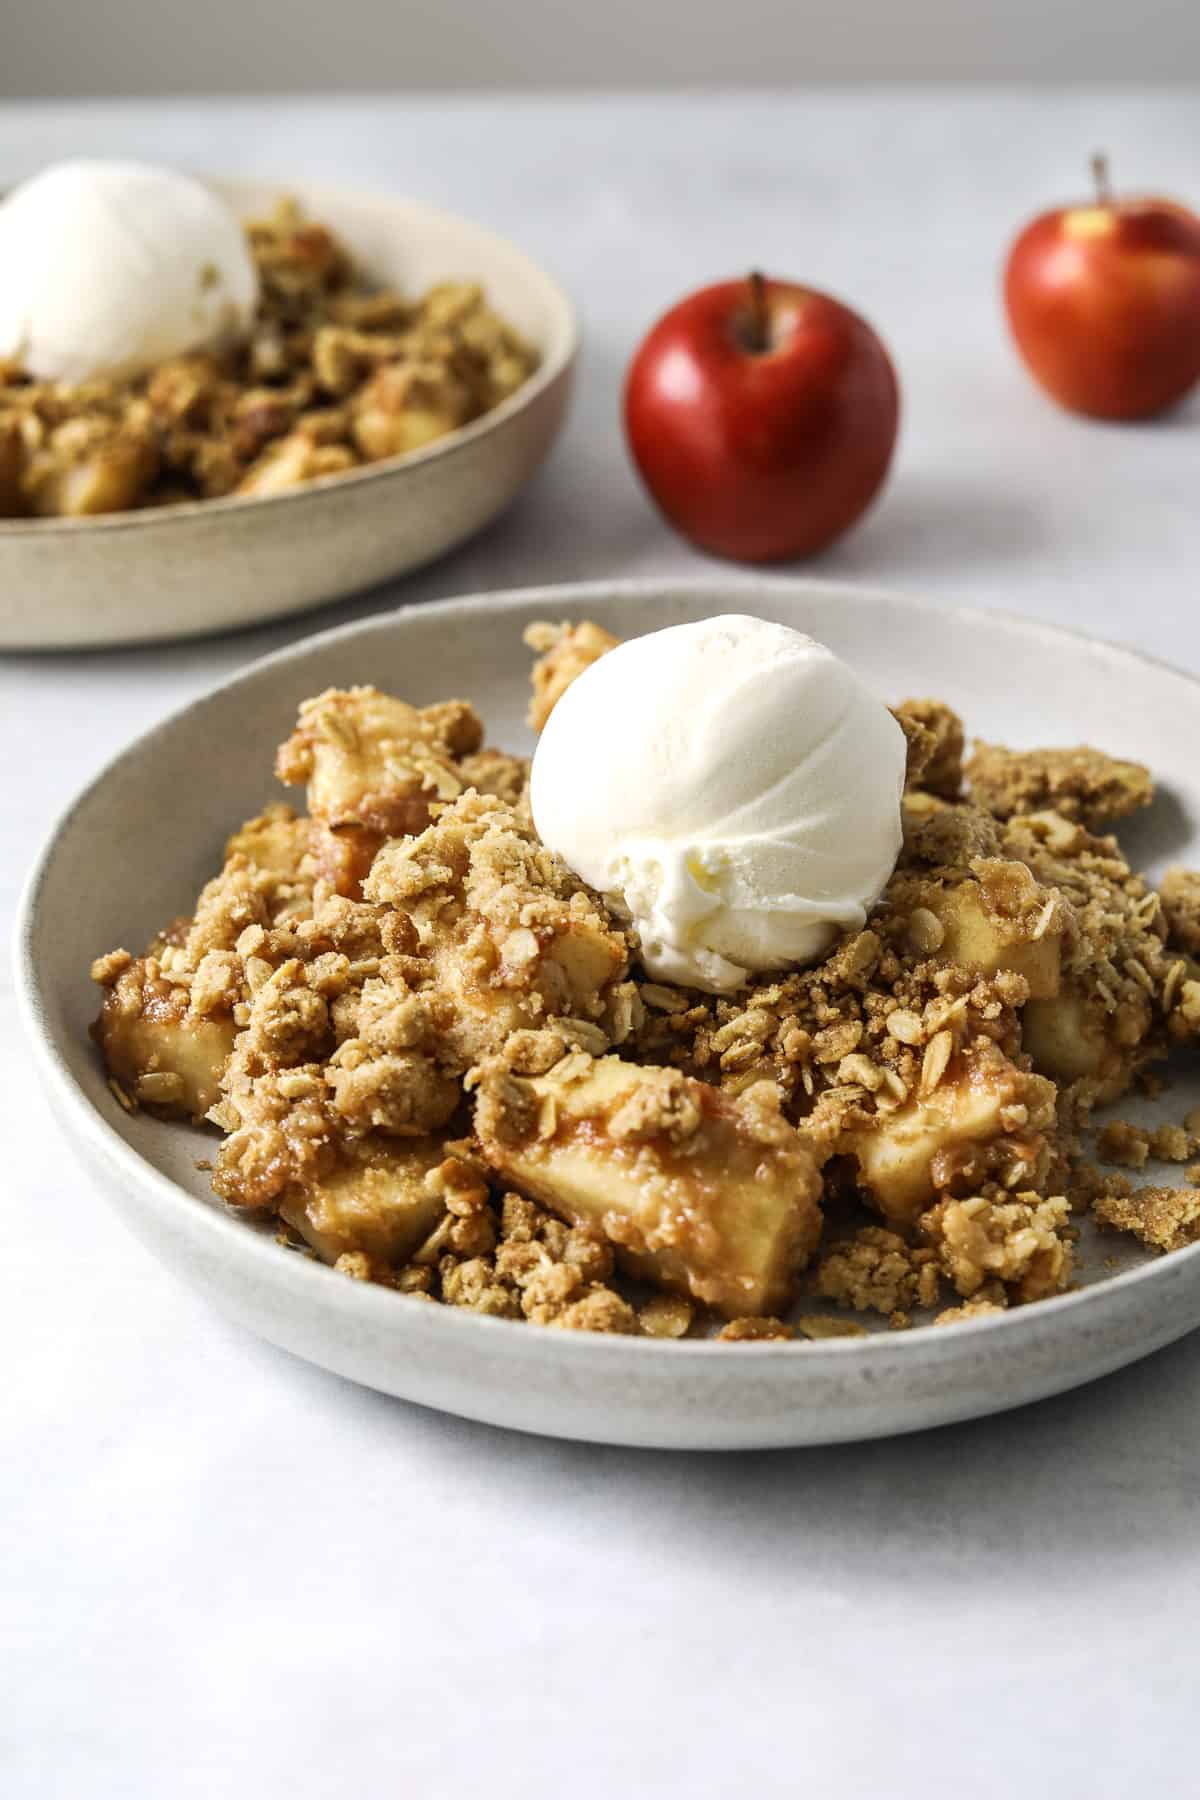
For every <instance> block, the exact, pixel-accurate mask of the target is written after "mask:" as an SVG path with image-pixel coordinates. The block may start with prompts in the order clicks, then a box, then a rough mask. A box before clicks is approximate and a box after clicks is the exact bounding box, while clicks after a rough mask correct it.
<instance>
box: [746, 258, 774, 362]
mask: <svg viewBox="0 0 1200 1800" xmlns="http://www.w3.org/2000/svg"><path fill="white" fill-rule="evenodd" d="M749 288H750V329H749V331H748V332H747V334H746V339H747V344H748V346H749V348H750V349H751V350H766V349H768V348H769V346H770V336H769V331H768V326H769V320H768V316H767V284H766V280H765V278H764V277H763V274H762V271H761V270H760V269H751V271H750V276H749Z"/></svg>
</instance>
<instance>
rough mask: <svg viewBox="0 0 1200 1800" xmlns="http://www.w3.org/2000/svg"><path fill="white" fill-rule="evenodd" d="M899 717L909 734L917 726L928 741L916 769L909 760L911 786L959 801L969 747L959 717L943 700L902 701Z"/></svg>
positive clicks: (898, 709)
mask: <svg viewBox="0 0 1200 1800" xmlns="http://www.w3.org/2000/svg"><path fill="white" fill-rule="evenodd" d="M896 717H897V718H898V719H899V721H900V723H901V725H902V726H903V727H904V729H905V732H906V734H907V733H908V731H909V729H910V727H912V726H917V727H918V728H919V729H920V730H921V732H923V733H924V736H925V739H926V740H927V741H926V742H925V743H924V744H923V751H922V754H921V755H920V756H919V758H918V759H917V760H916V765H915V767H914V766H912V765H911V760H910V769H909V781H910V783H911V785H912V786H913V787H916V788H920V789H923V790H924V791H925V792H926V793H930V794H937V795H939V796H940V797H941V798H942V799H943V800H957V799H958V798H959V796H960V794H961V793H962V783H963V749H964V746H965V743H966V739H965V736H964V733H963V723H962V720H961V719H960V718H959V716H958V714H957V713H956V712H954V711H953V709H952V708H951V707H949V706H947V705H946V703H945V701H944V700H902V701H901V702H900V704H899V706H898V707H897V708H896Z"/></svg>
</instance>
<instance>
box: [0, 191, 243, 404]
mask: <svg viewBox="0 0 1200 1800" xmlns="http://www.w3.org/2000/svg"><path fill="white" fill-rule="evenodd" d="M257 302H258V276H257V273H256V271H255V267H254V262H253V259H252V257H251V255H250V251H249V249H248V247H247V244H246V239H245V235H244V233H243V231H242V228H241V226H240V224H239V223H238V220H237V218H236V217H235V216H234V214H233V213H232V212H231V211H230V209H229V207H228V206H226V205H225V203H224V201H223V200H221V199H219V198H218V197H217V195H216V194H214V193H213V192H212V191H211V190H210V189H209V188H206V187H204V186H203V185H202V183H200V182H198V181H193V180H192V179H191V178H190V177H189V176H186V175H179V174H176V173H175V172H174V171H172V170H170V169H155V168H150V167H147V166H146V165H144V164H142V163H132V162H86V161H80V162H64V163H56V164H55V165H54V166H53V167H52V168H49V169H44V170H43V171H42V173H41V174H40V175H35V176H34V177H33V178H32V180H30V181H26V182H23V183H22V184H21V186H19V187H17V188H14V189H13V191H12V192H11V193H10V194H9V195H8V196H7V198H6V199H5V200H4V201H3V203H2V204H0V357H11V358H13V359H15V361H16V362H18V363H19V364H20V366H21V367H22V368H23V369H24V370H25V371H26V372H27V373H28V374H30V375H33V376H36V377H37V378H38V379H39V380H42V381H68V382H78V381H89V380H91V379H92V378H93V377H95V376H100V375H107V376H131V375H138V374H141V373H142V372H143V371H144V370H146V369H148V368H150V367H151V366H152V365H153V364H155V363H157V362H162V361H163V360H164V359H165V358H166V357H170V356H180V355H182V354H183V352H184V351H186V350H196V349H199V348H201V347H203V346H207V345H210V344H215V343H218V342H221V341H224V340H226V339H231V338H234V337H238V336H242V335H244V334H245V333H246V332H247V331H248V330H249V328H250V324H251V322H252V320H253V318H254V309H255V307H256V305H257Z"/></svg>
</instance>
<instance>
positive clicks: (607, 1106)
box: [476, 1053, 821, 1318]
mask: <svg viewBox="0 0 1200 1800" xmlns="http://www.w3.org/2000/svg"><path fill="white" fill-rule="evenodd" d="M476 1128H477V1131H478V1133H479V1138H480V1142H481V1144H482V1146H483V1150H484V1155H485V1156H486V1157H487V1159H488V1161H489V1162H490V1163H491V1164H492V1166H493V1167H494V1168H495V1169H496V1170H497V1172H498V1173H499V1174H500V1175H501V1176H502V1177H503V1178H504V1179H505V1180H507V1181H511V1182H512V1183H513V1185H514V1186H516V1187H518V1188H520V1189H521V1190H522V1191H523V1192H525V1193H527V1194H528V1195H530V1196H531V1197H532V1198H533V1199H535V1200H539V1201H540V1202H541V1203H542V1204H543V1205H544V1206H547V1207H549V1208H550V1209H551V1210H552V1211H553V1212H556V1213H558V1214H560V1215H561V1216H562V1217H563V1218H565V1219H567V1220H568V1221H569V1222H570V1223H572V1224H590V1225H594V1226H597V1227H599V1229H600V1230H601V1231H603V1233H604V1235H605V1236H606V1237H607V1238H608V1239H609V1241H610V1242H611V1243H612V1244H614V1245H615V1246H616V1248H617V1251H618V1254H619V1256H620V1259H621V1261H622V1263H623V1264H624V1265H625V1267H626V1268H627V1269H628V1270H630V1272H631V1273H633V1274H635V1275H637V1276H640V1277H642V1278H644V1279H647V1280H650V1281H653V1282H654V1283H656V1284H657V1285H659V1286H661V1287H668V1288H673V1289H676V1290H677V1291H679V1292H682V1293H685V1294H690V1295H691V1296H692V1297H694V1298H695V1299H697V1300H700V1301H702V1302H704V1303H705V1304H706V1305H709V1306H713V1307H715V1308H716V1309H717V1310H718V1311H720V1312H722V1313H724V1314H725V1315H726V1317H728V1318H738V1317H744V1316H748V1315H753V1314H756V1313H769V1312H773V1311H777V1310H778V1309H779V1308H781V1307H783V1306H786V1305H787V1304H788V1302H789V1300H790V1299H791V1298H792V1296H793V1294H794V1291H795V1286H796V1280H797V1276H798V1274H799V1272H800V1270H801V1269H802V1268H803V1267H804V1265H805V1263H806V1262H807V1261H808V1258H809V1257H810V1255H811V1254H812V1251H813V1249H814V1248H815V1246H816V1242H817V1238H818V1236H819V1234H820V1226H821V1215H820V1206H819V1202H820V1194H821V1180H820V1172H819V1167H818V1162H817V1158H816V1157H815V1156H814V1154H813V1152H812V1151H811V1150H810V1149H809V1147H808V1146H807V1145H806V1144H805V1143H804V1142H803V1141H802V1139H801V1138H800V1136H799V1134H798V1133H797V1132H796V1131H795V1130H794V1128H793V1127H792V1126H790V1125H789V1124H788V1123H787V1122H786V1120H784V1119H783V1117H782V1116H781V1114H780V1112H779V1108H778V1102H777V1099H776V1097H775V1093H774V1089H773V1088H772V1087H771V1086H770V1084H763V1085H762V1086H761V1087H760V1088H759V1089H751V1090H749V1092H748V1093H746V1094H744V1095H741V1096H739V1098H737V1099H736V1100H735V1099H731V1098H730V1097H729V1096H728V1095H726V1094H724V1093H722V1092H720V1091H719V1090H718V1089H716V1088H712V1087H709V1086H707V1085H706V1084H705V1083H704V1082H700V1081H694V1080H691V1079H690V1078H689V1077H687V1076H684V1075H682V1074H680V1073H679V1072H678V1071H677V1070H668V1069H655V1068H643V1067H638V1066H636V1065H634V1064H630V1063H625V1062H622V1061H621V1060H620V1059H619V1058H617V1057H613V1056H610V1057H604V1058H601V1059H599V1060H596V1059H593V1058H591V1057H589V1056H586V1055H584V1054H582V1053H576V1054H574V1055H572V1056H569V1057H567V1058H566V1059H564V1062H563V1063H560V1064H559V1065H558V1067H557V1068H555V1069H552V1070H551V1071H550V1073H549V1074H548V1075H545V1076H540V1077H535V1078H532V1079H528V1080H527V1079H522V1078H521V1077H518V1076H514V1075H512V1074H510V1073H509V1072H508V1071H507V1070H506V1069H503V1068H498V1067H494V1066H493V1067H492V1068H491V1069H489V1070H485V1071H484V1074H483V1077H482V1081H481V1085H480V1099H479V1106H478V1109H477V1113H476Z"/></svg>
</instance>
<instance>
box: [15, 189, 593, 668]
mask: <svg viewBox="0 0 1200 1800" xmlns="http://www.w3.org/2000/svg"><path fill="white" fill-rule="evenodd" d="M213 185H214V186H215V187H216V188H217V189H218V191H219V192H221V193H222V194H224V195H225V197H226V198H227V199H228V200H229V202H230V204H231V205H232V206H233V207H234V209H235V211H236V212H237V213H238V215H239V217H242V218H252V217H257V216H260V215H262V214H263V213H266V212H269V211H270V210H271V208H272V206H273V205H274V204H275V203H276V202H277V201H278V200H280V199H281V198H283V197H284V196H285V195H290V196H292V197H294V198H295V199H297V200H298V201H299V202H300V204H301V205H302V206H303V207H304V209H305V210H306V212H308V213H309V214H310V215H311V216H312V217H313V218H316V219H319V220H320V221H321V222H322V223H324V224H328V225H331V226H332V227H333V229H334V230H335V231H336V232H338V234H339V235H340V236H341V237H342V238H343V239H344V240H345V241H346V243H347V244H348V245H349V247H350V249H351V251H352V253H353V254H354V256H355V258H356V260H357V261H358V263H359V264H360V266H361V267H362V268H363V269H365V270H366V271H367V272H368V274H369V275H370V276H371V277H372V279H373V280H375V281H377V282H379V283H381V284H394V285H395V286H397V287H399V288H400V289H402V290H403V291H404V292H405V293H409V294H418V293H421V292H423V291H424V290H425V289H426V288H427V287H429V286H430V285H431V284H432V283H433V282H436V281H445V280H452V279H466V280H475V281H480V282H482V284H483V287H484V290H485V292H486V294H487V298H488V300H489V301H490V303H491V304H492V305H493V306H495V307H496V309H497V310H498V311H499V312H500V313H501V314H503V316H504V317H505V318H506V319H507V320H508V321H509V322H510V323H511V324H513V325H515V326H516V328H517V329H518V330H519V331H520V332H522V333H523V334H524V336H525V337H527V338H528V339H529V341H530V342H531V343H532V344H534V345H535V346H536V347H537V349H538V351H539V352H540V355H541V362H540V365H539V367H538V368H537V370H536V371H535V372H534V374H533V375H532V376H531V377H530V379H529V380H528V381H527V382H526V383H525V384H524V385H523V386H522V387H521V388H520V389H518V391H517V392H516V393H515V394H513V395H512V396H511V397H510V398H509V399H508V400H506V401H504V402H503V404H502V405H500V406H498V407H496V408H495V409H494V410H493V411H492V412H490V413H487V414H485V415H484V417H483V418H481V419H477V420H476V421H475V422H474V423H473V424H471V425H467V426H464V427H463V428H462V429H461V430H460V431H454V432H451V433H450V434H449V435H448V436H446V437H444V438H440V439H439V440H438V441H437V442H436V443H433V444H430V445H429V446H428V447H427V448H425V449H423V450H417V451H413V452H412V453H411V454H410V455H408V456H403V457H392V458H389V459H388V460H386V461H384V462H378V463H371V464H369V465H367V466H366V467H365V468H362V469H358V470H355V471H354V472H353V473H352V474H350V475H344V476H329V477H326V478H324V479H322V480H318V481H314V482H310V483H307V484H306V485H305V486H303V487H299V488H294V489H291V490H289V491H288V492H287V493H283V494H277V495H271V496H267V497H264V498H262V499H250V498H242V499H239V498H236V497H230V498H228V499H224V500H197V501H186V502H182V503H180V504H178V505H173V506H163V507H154V508H149V509H147V510H145V511H140V512H136V511H135V512H127V513H112V514H107V515H104V516H101V517H97V518H92V519H39V520H24V519H18V520H11V519H0V650H17V649H65V648H68V647H82V646H86V645H93V644H123V643H133V642H146V641H153V640H158V639H164V638H184V637H193V636H196V635H197V634H199V633H203V632H211V631H223V630H227V629H229V628H230V627H231V626H237V625H249V624H251V623H255V622H260V621H262V620H264V619H273V618H277V617H278V616H280V615H281V614H284V613H292V612H301V611H303V610H305V609H306V608H309V607H314V606H320V605H323V604H324V603H325V602H326V601H329V600H334V599H336V598H338V597H339V596H341V595H345V594H350V593H354V592H356V591H357V590H359V589H361V588H367V587H371V586H373V585H374V584H375V583H377V582H381V581H387V580H391V579H393V578H394V577H396V576H399V575H404V574H406V573H408V572H409V571H410V570H412V569H416V568H418V567H420V566H421V565H422V564H424V563H428V562H432V561H433V560H434V558H435V557H438V556H442V555H444V554H445V553H446V552H447V551H449V550H453V549H454V548H455V547H456V546H457V545H459V544H461V543H462V542H463V541H464V540H465V539H466V538H469V537H470V536H471V535H472V533H474V532H476V531H479V530H480V529H481V528H482V527H483V526H484V525H486V524H488V522H489V521H490V520H492V519H494V518H495V517H496V515H497V514H498V513H500V512H502V511H503V509H504V508H505V507H506V506H508V505H509V503H510V502H511V501H512V500H514V499H515V498H516V496H517V495H518V494H519V493H520V491H521V489H522V488H523V487H524V486H525V484H526V483H527V482H528V481H529V479H530V477H531V476H532V475H533V474H534V472H535V471H536V470H537V468H538V467H539V466H540V464H541V463H542V461H543V459H544V458H545V456H546V455H547V453H548V451H549V449H550V447H551V445H552V444H553V442H554V439H555V438H556V436H557V435H558V432H559V429H560V427H561V426H562V423H563V420H564V418H565V417H566V410H567V404H568V400H569V396H570V389H571V380H572V374H573V370H574V365H575V360H576V355H577V351H578V329H577V325H576V320H575V312H574V308H573V307H572V305H571V302H570V300H569V299H568V298H567V296H566V294H565V293H564V292H563V290H562V289H561V288H560V287H559V286H558V284H557V283H556V282H555V281H553V280H552V279H551V277H550V276H549V275H548V274H546V273H545V271H544V270H542V269H540V268H538V267H537V265H536V264H535V263H533V262H531V261H530V259H529V258H528V257H527V256H525V255H523V254H522V252H521V251H520V250H518V249H517V248H516V247H515V245H513V244H510V243H507V242H506V241H505V240H504V239H503V238H499V237H496V236H494V235H493V234H492V233H491V232H490V231H486V230H484V228H483V227H482V226H480V225H475V224H472V223H471V222H470V221H469V220H467V219H460V218H456V217H454V216H453V215H451V214H449V213H443V212H438V211H436V210H435V209H434V208H432V207H429V206H424V205H421V204H420V203H419V202H417V201H415V200H402V199H392V198H388V197H385V196H382V195H367V194H356V193H349V192H345V191H342V190H340V189H337V188H326V187H322V186H314V185H312V184H311V183H306V182H294V183H292V184H290V185H289V186H288V187H286V188H281V187H277V186H268V185H266V184H264V183H261V182H243V181H220V182H214V183H213Z"/></svg>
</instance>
